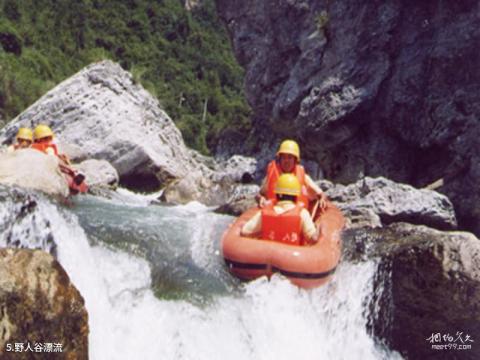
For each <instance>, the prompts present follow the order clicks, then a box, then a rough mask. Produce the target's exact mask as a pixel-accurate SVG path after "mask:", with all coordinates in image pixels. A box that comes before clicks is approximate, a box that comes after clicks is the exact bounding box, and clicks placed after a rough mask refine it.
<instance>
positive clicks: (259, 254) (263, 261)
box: [222, 202, 345, 289]
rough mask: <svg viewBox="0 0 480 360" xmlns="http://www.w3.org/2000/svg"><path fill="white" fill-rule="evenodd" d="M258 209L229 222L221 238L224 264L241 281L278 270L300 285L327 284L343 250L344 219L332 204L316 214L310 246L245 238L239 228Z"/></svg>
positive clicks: (304, 286) (308, 286)
mask: <svg viewBox="0 0 480 360" xmlns="http://www.w3.org/2000/svg"><path fill="white" fill-rule="evenodd" d="M258 210H259V209H258V208H256V207H255V208H251V209H249V210H247V211H246V212H244V213H243V214H242V215H241V216H240V217H239V218H237V220H236V221H235V222H234V223H233V224H232V225H230V227H229V228H228V229H227V231H226V232H225V234H224V235H223V237H222V250H223V257H224V259H225V263H226V265H227V267H228V269H229V270H230V272H231V273H232V274H234V275H235V276H237V277H239V278H240V279H243V280H253V279H256V278H258V277H260V276H264V275H266V276H268V277H270V276H271V275H272V274H273V273H275V272H278V273H280V274H282V275H284V276H286V277H287V278H288V279H289V280H290V281H291V282H292V283H293V284H295V285H297V286H299V287H301V288H306V289H309V288H314V287H318V286H320V285H322V284H324V283H326V282H327V281H328V280H329V279H330V278H331V276H332V274H333V273H334V272H335V269H336V267H337V265H338V263H339V261H340V256H341V251H342V249H341V248H342V241H341V232H342V229H343V226H344V224H345V219H344V217H343V215H342V213H341V211H340V210H339V209H338V208H337V207H336V206H335V205H333V204H332V203H330V202H328V205H327V207H326V209H325V210H324V211H322V212H321V213H320V212H319V215H318V216H316V219H314V220H315V225H316V226H317V228H318V229H319V230H320V231H319V238H318V241H317V242H316V243H315V244H313V245H306V246H295V245H288V244H284V243H280V242H276V241H269V240H263V239H256V238H250V237H244V236H241V235H240V230H241V228H242V226H243V224H245V223H246V222H247V221H248V220H249V219H250V218H251V217H252V216H253V215H254V214H255V213H256V212H257V211H258Z"/></svg>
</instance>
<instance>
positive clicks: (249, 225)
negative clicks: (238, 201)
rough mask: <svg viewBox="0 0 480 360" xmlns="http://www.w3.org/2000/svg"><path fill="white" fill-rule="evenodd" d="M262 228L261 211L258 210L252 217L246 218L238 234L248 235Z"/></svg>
mask: <svg viewBox="0 0 480 360" xmlns="http://www.w3.org/2000/svg"><path fill="white" fill-rule="evenodd" d="M261 230H262V212H261V211H258V212H257V213H256V214H255V215H253V217H252V218H251V219H250V220H248V221H247V222H246V223H245V224H244V225H243V226H242V229H241V230H240V235H242V236H249V235H253V234H256V233H259V232H260V231H261Z"/></svg>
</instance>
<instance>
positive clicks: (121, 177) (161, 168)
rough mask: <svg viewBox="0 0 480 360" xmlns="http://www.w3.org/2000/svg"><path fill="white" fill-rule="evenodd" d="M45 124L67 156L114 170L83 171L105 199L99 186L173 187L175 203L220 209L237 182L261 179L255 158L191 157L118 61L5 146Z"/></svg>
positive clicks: (168, 197) (51, 103)
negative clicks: (26, 132) (255, 176)
mask: <svg viewBox="0 0 480 360" xmlns="http://www.w3.org/2000/svg"><path fill="white" fill-rule="evenodd" d="M39 123H46V124H48V125H49V126H50V127H51V128H52V129H53V131H54V132H55V134H56V141H57V143H58V147H59V149H60V150H61V151H63V152H65V153H66V154H67V155H69V156H70V158H71V159H72V160H73V161H76V162H81V161H84V160H86V159H95V160H105V161H108V162H109V163H110V164H111V165H112V166H113V168H114V169H112V168H111V167H109V166H108V165H106V163H104V164H103V165H100V163H98V162H95V161H90V162H88V163H84V164H83V165H79V166H78V168H79V169H83V170H82V171H84V172H86V173H87V182H88V183H89V184H90V185H91V186H92V185H93V188H92V191H96V190H95V189H97V190H98V191H97V192H96V193H97V194H100V193H104V189H101V190H100V189H99V187H98V186H97V185H99V184H113V183H115V184H116V183H118V182H120V183H121V184H122V185H124V186H127V187H129V188H133V189H135V190H142V191H157V190H159V189H160V188H161V187H166V189H165V196H164V197H163V198H164V199H165V201H168V202H173V203H185V202H188V201H192V200H198V201H202V202H205V203H207V204H220V203H222V202H224V201H225V199H227V197H228V194H229V192H230V191H231V190H230V189H229V187H231V186H232V185H233V183H234V182H236V181H241V180H245V179H247V180H248V179H251V178H252V177H253V176H254V173H255V168H256V161H255V160H254V159H252V158H246V157H242V156H234V157H232V158H230V159H228V160H223V161H218V162H217V161H216V160H215V159H213V158H210V157H207V156H203V155H201V154H199V153H198V152H196V151H194V150H191V149H188V148H187V147H186V146H185V144H184V142H183V139H182V136H181V134H180V131H179V130H178V129H177V127H176V126H175V125H174V123H173V122H172V120H171V119H170V118H169V117H168V115H167V114H166V113H165V112H164V111H163V110H162V108H161V106H160V104H159V102H158V101H157V100H156V99H155V98H154V97H153V96H151V95H150V94H149V93H148V92H147V91H146V90H145V89H144V88H143V87H142V86H141V85H139V84H137V83H136V82H135V81H134V80H133V78H132V75H131V74H130V73H128V72H126V71H124V70H123V69H122V68H121V67H120V65H118V64H115V63H113V62H111V61H102V62H99V63H95V64H92V65H90V66H87V67H86V68H84V69H83V70H81V71H80V72H79V73H77V74H76V75H74V76H72V77H70V78H69V79H67V80H65V81H64V82H62V83H61V84H59V85H58V86H56V87H55V88H54V89H52V90H51V91H49V92H48V93H47V94H46V95H44V96H43V97H42V98H40V99H39V100H38V101H37V102H36V103H35V104H33V105H32V106H30V107H29V108H28V109H27V110H26V111H24V112H23V113H22V114H20V115H19V116H18V117H17V118H15V119H14V120H13V121H12V122H11V123H10V124H8V125H7V126H6V127H5V128H4V129H2V130H1V131H0V143H4V144H6V143H8V142H10V141H11V139H13V138H14V136H15V134H16V132H17V129H18V128H19V127H21V126H27V127H32V128H33V127H35V126H36V125H37V124H39ZM98 166H100V168H97V167H98ZM117 174H118V175H117ZM100 175H101V176H100Z"/></svg>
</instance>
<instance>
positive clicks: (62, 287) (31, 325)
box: [0, 249, 88, 359]
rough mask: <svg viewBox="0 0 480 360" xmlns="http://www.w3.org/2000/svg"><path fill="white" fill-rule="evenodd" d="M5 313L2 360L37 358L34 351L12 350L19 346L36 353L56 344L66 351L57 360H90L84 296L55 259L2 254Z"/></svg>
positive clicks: (0, 323) (0, 319)
mask: <svg viewBox="0 0 480 360" xmlns="http://www.w3.org/2000/svg"><path fill="white" fill-rule="evenodd" d="M0 309H1V312H0V330H1V331H0V334H1V337H0V355H1V356H0V357H2V358H3V357H8V356H13V355H12V354H14V355H15V357H14V358H15V359H17V358H18V359H27V358H28V359H30V358H32V356H33V355H32V352H28V351H23V352H16V353H13V352H11V351H8V350H11V349H12V348H13V349H14V348H15V344H16V343H23V344H24V347H26V346H27V343H29V344H30V346H31V347H32V348H34V346H35V344H41V345H43V346H44V347H45V344H52V343H54V344H61V349H62V351H61V353H58V354H55V355H56V357H55V358H56V359H88V315H87V312H86V309H85V306H84V300H83V297H82V296H81V295H80V293H79V292H78V290H77V289H76V288H75V287H74V286H73V285H72V283H71V282H70V279H69V277H68V275H67V274H66V272H65V271H64V270H63V268H62V267H61V266H60V264H59V263H58V262H57V261H56V260H54V259H53V257H52V256H51V255H50V254H47V253H45V252H43V251H40V250H27V249H1V250H0ZM9 345H10V346H9ZM56 347H57V348H58V347H59V346H58V345H57V346H56ZM43 355H45V356H48V354H43Z"/></svg>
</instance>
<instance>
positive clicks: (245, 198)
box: [215, 184, 260, 216]
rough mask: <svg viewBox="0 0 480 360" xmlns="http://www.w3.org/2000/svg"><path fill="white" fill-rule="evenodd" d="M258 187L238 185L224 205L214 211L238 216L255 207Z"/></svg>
mask: <svg viewBox="0 0 480 360" xmlns="http://www.w3.org/2000/svg"><path fill="white" fill-rule="evenodd" d="M259 191H260V186H258V185H254V184H247V185H238V186H236V187H235V189H234V190H233V191H232V193H231V194H230V197H229V198H228V200H227V201H226V202H225V204H223V205H221V206H219V207H218V208H216V209H215V212H216V213H219V214H228V215H233V216H239V215H241V214H242V213H243V212H245V211H246V210H247V209H250V208H252V207H254V206H257V202H256V201H255V196H256V195H257V194H258V192H259Z"/></svg>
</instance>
